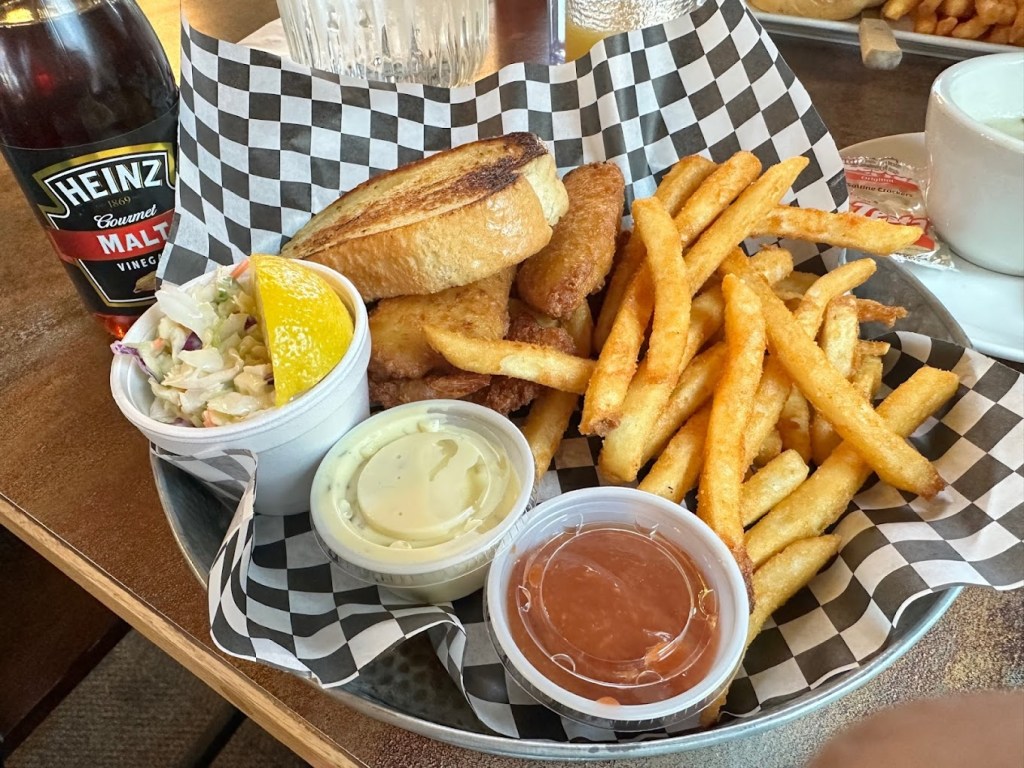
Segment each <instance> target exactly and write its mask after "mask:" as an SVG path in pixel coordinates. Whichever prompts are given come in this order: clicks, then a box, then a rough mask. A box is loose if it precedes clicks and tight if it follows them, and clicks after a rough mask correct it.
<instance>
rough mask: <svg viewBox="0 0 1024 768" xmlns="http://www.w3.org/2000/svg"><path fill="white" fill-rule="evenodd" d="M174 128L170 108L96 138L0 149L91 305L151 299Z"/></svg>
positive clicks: (127, 307)
mask: <svg viewBox="0 0 1024 768" xmlns="http://www.w3.org/2000/svg"><path fill="white" fill-rule="evenodd" d="M176 132H177V109H172V110H170V111H169V112H168V113H167V114H165V115H164V116H162V117H160V118H158V119H156V120H154V121H153V122H151V123H149V124H147V125H144V126H142V127H141V128H138V129H136V130H134V131H131V132H129V133H126V134H123V135H121V136H118V137H115V138H113V139H107V140H105V141H102V142H98V143H96V144H88V145H81V146H77V147H66V148H63V149H25V148H21V147H4V148H3V149H4V154H5V155H6V156H7V159H8V161H9V162H10V164H11V167H12V170H14V172H15V175H16V176H17V177H18V180H19V182H20V183H21V186H22V189H23V190H24V192H25V194H26V195H27V196H28V198H29V201H30V202H31V203H32V204H33V206H34V207H35V209H36V213H37V215H38V217H39V219H40V221H41V222H42V224H43V226H44V227H45V228H46V232H47V234H48V235H49V237H50V241H51V242H52V243H53V247H54V249H55V250H56V251H57V255H58V256H60V258H61V260H63V261H64V263H65V266H66V267H68V273H69V274H70V275H71V277H72V279H73V280H74V282H75V284H76V286H77V287H78V289H79V293H81V294H82V298H83V299H84V300H85V302H86V304H87V305H88V306H89V308H90V309H91V310H92V311H93V312H97V313H99V314H106V315H111V314H114V315H137V314H141V313H142V312H143V311H144V310H145V308H146V307H148V306H149V305H150V304H152V303H153V292H154V290H155V289H156V268H157V261H158V259H159V258H160V253H161V251H162V250H163V247H164V243H165V242H166V241H167V236H168V234H169V233H170V228H171V218H172V217H173V215H174V180H175V139H176Z"/></svg>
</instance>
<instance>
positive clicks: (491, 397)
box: [466, 305, 576, 416]
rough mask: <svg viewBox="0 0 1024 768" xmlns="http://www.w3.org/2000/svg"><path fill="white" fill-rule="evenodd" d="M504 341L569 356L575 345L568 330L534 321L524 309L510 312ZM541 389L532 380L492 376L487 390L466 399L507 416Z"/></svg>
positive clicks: (531, 398) (530, 400)
mask: <svg viewBox="0 0 1024 768" xmlns="http://www.w3.org/2000/svg"><path fill="white" fill-rule="evenodd" d="M520 306H522V305H520ZM505 338H507V339H510V340H512V341H525V342H529V343H530V344H541V345H543V346H546V347H553V348H555V349H557V350H559V351H561V352H565V353H566V354H569V355H574V354H576V345H575V343H573V340H572V336H570V335H569V333H568V331H566V330H565V329H564V328H560V327H558V326H556V325H548V324H545V323H541V322H538V320H537V318H536V317H534V316H533V315H532V314H531V313H530V311H529V309H527V308H524V309H523V310H522V311H519V312H516V311H514V310H513V315H512V322H511V323H510V324H509V329H508V334H507V335H506V337H505ZM543 389H544V387H543V386H541V385H540V384H536V383H534V382H532V381H524V380H523V379H513V378H511V377H509V376H492V377H491V382H490V384H489V385H488V386H487V387H485V388H483V389H480V390H478V391H477V392H474V393H473V394H471V395H469V396H468V397H467V398H466V399H467V400H472V401H473V402H474V403H479V404H480V405H485V406H487V407H488V408H490V409H492V410H495V411H497V412H498V413H500V414H502V415H503V416H508V415H509V414H510V413H513V412H514V411H518V410H519V409H520V408H522V407H523V406H524V405H529V404H530V403H531V402H533V399H534V398H535V397H537V395H539V394H540V393H541V390H543Z"/></svg>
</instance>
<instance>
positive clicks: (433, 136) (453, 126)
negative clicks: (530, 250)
mask: <svg viewBox="0 0 1024 768" xmlns="http://www.w3.org/2000/svg"><path fill="white" fill-rule="evenodd" d="M512 131H532V132H533V133H535V134H537V135H538V136H539V137H540V138H541V139H543V140H544V141H545V142H546V143H547V144H548V146H549V148H550V149H551V151H552V152H553V154H554V157H555V162H556V164H557V166H558V168H559V171H560V172H565V171H568V170H570V169H571V168H574V167H576V166H578V165H580V164H582V163H586V162H594V161H599V160H611V161H614V162H615V163H617V164H618V165H619V167H620V168H621V169H622V171H623V173H624V175H625V177H626V181H627V203H630V202H631V201H632V199H633V197H634V196H637V197H646V196H649V195H651V194H653V193H654V189H655V187H656V186H657V181H658V180H659V179H660V178H661V176H662V175H663V174H664V173H665V172H666V171H667V170H668V169H669V168H670V167H671V166H672V165H673V163H675V162H676V160H678V159H679V158H680V157H682V156H684V155H688V154H694V153H702V154H705V155H707V156H709V157H710V158H711V159H713V160H715V161H717V162H721V161H723V160H725V159H726V158H728V157H729V156H730V155H732V154H733V153H734V152H736V151H738V150H740V149H745V150H749V151H751V152H753V153H754V154H756V155H757V156H758V157H759V158H760V160H761V161H762V163H763V164H764V165H766V166H767V165H772V164H775V163H777V162H779V160H780V159H783V158H787V157H793V156H796V155H805V156H807V158H808V159H809V160H810V163H809V165H808V167H807V168H806V169H805V170H804V172H803V173H802V174H801V175H800V177H799V178H798V179H797V182H796V184H795V185H794V191H793V192H792V193H791V194H789V195H788V197H787V201H795V202H797V203H798V204H800V205H802V206H805V207H812V208H824V209H829V210H831V209H833V208H836V207H845V205H846V202H847V195H846V184H845V180H844V177H843V166H842V162H841V161H840V158H839V154H838V151H837V150H836V146H835V142H834V141H833V140H832V137H831V135H830V134H829V133H828V131H827V130H826V129H825V126H824V124H823V123H822V121H821V118H820V117H819V116H818V114H817V112H816V111H815V110H814V108H813V106H812V105H811V101H810V98H809V97H808V95H807V92H806V91H805V90H804V88H803V86H802V85H801V84H800V83H799V82H798V81H797V80H796V77H795V76H794V75H793V73H792V71H791V70H790V69H789V67H788V66H787V65H786V63H785V62H784V61H783V60H782V58H781V57H780V55H779V53H778V50H777V49H776V48H775V46H774V44H773V43H772V42H771V39H770V38H769V37H768V36H767V34H765V33H764V31H763V30H762V29H761V27H760V25H759V24H758V23H757V21H756V20H755V19H754V17H753V16H751V15H750V13H749V12H748V11H747V10H746V8H745V7H744V5H743V3H742V1H741V0H723V2H722V3H721V4H720V5H716V4H715V3H714V2H713V1H711V0H709V2H708V3H707V4H706V5H705V6H704V7H702V8H701V9H699V10H698V11H696V12H694V13H693V14H691V15H690V16H687V17H684V18H681V19H678V20H676V21H673V22H670V23H668V24H665V25H661V26H656V27H650V28H647V29H644V30H640V31H637V32H630V33H628V34H622V35H617V36H615V37H612V38H610V39H608V40H605V41H603V42H602V43H599V44H598V45H597V46H596V47H595V48H594V49H593V51H591V53H590V54H589V55H588V56H585V57H583V58H582V59H579V60H578V61H575V62H570V63H567V64H562V65H559V66H548V65H542V64H512V65H509V66H506V67H505V68H503V69H502V70H500V71H499V72H497V73H495V74H493V75H490V76H489V77H485V78H484V79H482V80H480V81H478V82H477V83H476V84H474V85H468V86H463V87H460V88H453V89H447V88H434V87H429V86H421V85H414V84H399V85H391V84H381V83H368V82H366V81H360V80H353V79H349V78H339V77H337V76H334V75H330V74H326V73H322V72H318V71H313V70H310V69H309V68H307V67H304V66H302V65H299V64H296V63H294V62H292V61H291V60H289V59H287V58H284V59H283V58H281V57H279V56H275V55H273V54H271V53H267V52H264V51H259V50H254V49H252V48H248V47H245V46H241V45H233V44H231V43H226V42H224V41H221V40H217V39H214V38H211V37H208V36H206V35H204V34H202V33H200V32H197V31H196V30H194V29H192V28H191V27H189V26H187V24H186V25H185V26H184V27H183V30H182V52H181V102H180V128H179V137H178V139H179V148H178V196H177V205H176V210H175V218H174V223H173V226H172V233H171V238H170V243H169V245H168V247H167V248H166V250H165V252H164V257H163V259H162V260H161V263H160V267H159V269H158V276H159V277H160V278H161V279H165V280H169V281H170V282H172V283H176V284H180V283H183V282H185V281H186V280H189V279H191V278H193V277H195V276H196V275H199V274H202V273H203V272H207V271H210V270H212V269H214V268H215V267H216V266H217V265H219V264H231V263H234V262H238V261H241V260H242V259H244V258H246V257H247V256H248V255H249V254H251V253H255V252H264V253H277V252H278V251H279V250H280V248H281V245H282V244H283V242H285V241H286V240H287V238H288V237H290V236H291V235H292V234H294V232H295V231H296V230H297V229H298V228H299V227H300V226H302V225H303V224H304V223H305V222H306V221H307V220H308V219H309V218H310V216H311V214H312V213H313V212H315V211H319V210H321V209H323V208H325V207H326V206H327V205H329V204H330V203H332V202H334V200H335V199H336V198H337V197H338V194H339V192H341V191H343V190H348V189H351V188H352V187H354V186H356V185H357V184H359V183H361V182H363V181H365V180H366V179H367V178H369V177H370V176H373V175H374V174H376V173H379V172H380V171H382V170H389V169H392V168H396V167H398V166H399V165H402V164H403V163H407V162H410V161H412V160H417V159H419V158H421V157H423V156H424V155H425V154H430V153H433V152H436V151H438V150H442V149H447V148H448V147H452V146H456V145H459V144H463V143H466V142H469V141H474V140H476V139H479V138H485V137H489V136H495V135H499V134H502V133H509V132H512ZM794 247H796V248H797V253H796V255H797V257H798V258H799V256H800V251H799V246H798V245H796V244H794ZM807 254H808V255H811V254H816V251H815V250H813V249H812V250H810V251H808V252H807Z"/></svg>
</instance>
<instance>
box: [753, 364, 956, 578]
mask: <svg viewBox="0 0 1024 768" xmlns="http://www.w3.org/2000/svg"><path fill="white" fill-rule="evenodd" d="M958 384H959V377H958V376H957V375H956V374H955V373H952V372H950V371H940V370H938V369H936V368H929V367H927V366H925V367H923V368H919V369H918V370H917V371H915V372H914V374H913V375H912V376H911V377H910V378H909V379H907V380H906V381H905V382H903V383H902V384H900V385H899V387H897V388H896V389H895V390H894V391H893V392H892V394H890V395H889V396H888V397H887V398H886V399H885V400H884V401H882V403H881V404H880V405H879V406H878V410H877V412H876V415H877V416H878V417H879V418H881V419H883V420H884V421H885V424H886V425H887V428H888V429H889V430H891V431H892V433H893V434H896V435H898V436H899V437H901V438H905V437H906V436H907V435H909V434H910V433H911V432H913V431H914V430H915V429H917V427H918V426H919V425H920V424H921V423H922V422H924V420H925V419H927V418H928V417H929V416H930V415H931V414H932V413H934V412H935V411H936V410H937V409H938V408H939V407H941V406H942V404H943V403H945V402H946V401H947V400H949V398H951V397H952V396H953V394H954V393H955V392H956V388H957V385H958ZM870 474H871V467H870V466H869V465H868V463H867V462H866V461H865V460H864V459H863V458H861V455H860V454H859V453H858V452H857V449H856V448H854V447H853V446H852V445H851V444H850V443H848V442H844V443H841V444H840V445H839V447H838V448H836V449H835V450H834V451H832V455H831V456H829V457H828V459H826V461H825V463H824V464H822V465H821V466H820V467H818V469H817V470H815V472H814V474H812V475H811V476H810V477H809V478H807V480H805V481H804V482H803V484H801V485H800V487H799V488H797V489H796V490H795V491H793V493H791V494H790V495H789V496H787V497H786V498H785V499H784V500H783V501H782V502H780V503H779V504H777V505H775V507H774V509H772V511H771V512H769V513H768V514H767V515H765V516H764V517H763V518H761V519H760V520H759V521H758V522H757V523H756V524H755V525H754V527H753V528H751V529H750V531H749V532H748V533H747V537H746V544H747V553H748V554H749V555H750V558H751V560H753V562H754V564H755V565H760V564H761V563H764V562H765V561H766V560H767V559H768V558H769V557H771V556H772V555H774V554H775V553H776V552H779V551H780V550H782V549H784V548H785V547H787V546H788V545H789V544H791V543H792V542H794V541H796V540H797V539H802V538H806V537H808V536H816V535H818V534H820V533H822V532H823V531H825V530H826V529H827V528H828V527H829V526H830V525H832V524H834V523H835V522H836V521H837V520H838V519H839V518H840V517H841V516H842V514H843V513H844V512H845V511H846V508H847V505H848V504H849V503H850V500H851V499H852V498H853V497H854V494H856V493H857V490H858V489H859V488H860V487H861V486H862V485H863V484H864V481H865V480H867V479H868V476H869V475H870Z"/></svg>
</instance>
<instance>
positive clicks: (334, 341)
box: [249, 254, 352, 406]
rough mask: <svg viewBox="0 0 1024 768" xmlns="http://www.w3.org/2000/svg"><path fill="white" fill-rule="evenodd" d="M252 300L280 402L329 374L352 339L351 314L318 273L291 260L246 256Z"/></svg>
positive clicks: (300, 392) (259, 255)
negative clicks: (251, 276)
mask: <svg viewBox="0 0 1024 768" xmlns="http://www.w3.org/2000/svg"><path fill="white" fill-rule="evenodd" d="M249 264H250V267H251V268H252V270H253V283H254V286H255V292H256V303H257V306H258V308H259V313H260V318H261V319H262V322H263V332H264V338H265V339H266V341H267V348H268V349H269V351H270V363H271V365H272V366H273V369H274V389H275V404H276V405H277V406H282V405H284V404H285V403H287V402H288V401H289V400H291V399H292V398H293V397H295V396H296V395H300V394H302V393H303V392H305V391H306V390H308V389H309V388H311V387H312V386H313V385H314V384H316V383H317V382H318V381H320V380H321V379H322V378H323V377H324V376H326V375H327V374H328V373H330V371H331V369H332V368H334V366H336V365H337V364H338V363H339V362H340V361H341V358H342V357H344V355H345V351H346V350H347V349H348V347H349V344H351V343H352V316H351V315H350V314H349V312H348V309H347V308H346V307H345V305H344V304H343V303H342V301H341V299H340V298H339V297H338V294H337V293H335V292H334V290H333V289H332V288H331V286H330V285H329V284H328V283H327V281H326V280H324V279H323V278H322V277H320V275H318V274H316V272H314V271H313V270H311V269H309V268H308V267H305V266H303V265H302V263H301V262H298V261H295V260H293V259H284V258H281V257H280V256H267V255H264V254H256V255H254V256H252V257H251V258H250V261H249Z"/></svg>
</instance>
